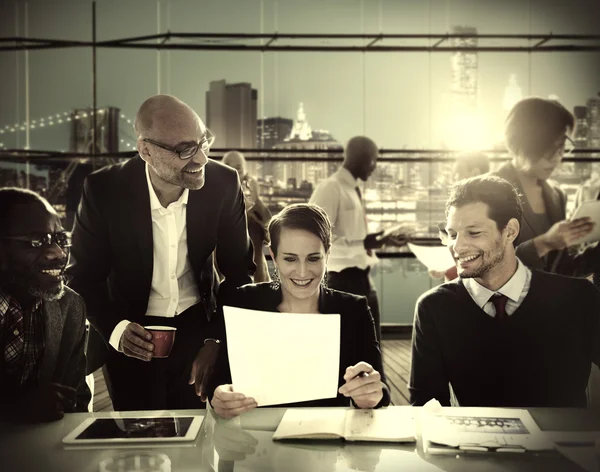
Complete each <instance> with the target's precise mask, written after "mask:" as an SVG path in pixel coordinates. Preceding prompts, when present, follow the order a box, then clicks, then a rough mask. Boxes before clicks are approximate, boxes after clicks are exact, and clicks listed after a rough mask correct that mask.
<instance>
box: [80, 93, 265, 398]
mask: <svg viewBox="0 0 600 472" xmlns="http://www.w3.org/2000/svg"><path fill="white" fill-rule="evenodd" d="M134 128H135V131H136V135H137V149H138V153H139V156H137V157H135V158H133V159H131V160H130V161H128V162H126V163H124V164H118V165H115V166H110V167H107V168H104V169H101V170H99V171H98V172H95V173H93V174H91V175H90V176H89V177H88V178H87V179H86V181H85V185H84V189H83V195H82V199H81V203H80V206H79V209H78V212H77V216H76V220H75V227H74V233H73V251H72V257H73V260H72V264H71V266H70V267H69V272H70V275H71V276H72V277H73V278H72V281H71V287H72V288H73V289H74V290H76V291H77V292H79V293H80V294H81V295H82V296H83V297H84V299H85V300H86V303H87V305H88V307H89V311H88V318H89V320H90V322H91V323H92V324H93V326H94V327H95V328H96V329H97V330H98V331H99V333H100V334H101V336H102V337H103V339H104V340H105V341H106V342H107V344H110V346H112V347H109V354H108V358H107V371H108V377H109V379H108V380H109V382H110V389H111V394H112V400H113V405H114V407H115V410H131V409H136V410H143V409H165V408H169V409H172V408H202V407H204V404H203V403H202V402H201V401H200V399H199V398H198V397H197V396H196V393H195V391H194V390H196V391H198V392H199V393H201V394H202V400H204V393H205V392H204V385H205V382H206V381H207V380H208V379H207V377H208V376H209V374H210V371H211V369H212V365H213V364H214V360H215V358H216V353H217V351H218V348H219V346H218V342H217V341H218V338H219V337H220V336H222V333H220V332H216V333H215V332H213V331H214V329H212V328H214V327H215V323H214V319H211V316H212V314H213V312H214V311H215V308H216V304H217V300H216V296H217V290H219V292H222V291H224V292H227V291H228V290H230V289H232V288H234V287H237V286H240V285H244V284H246V283H250V282H251V281H252V279H251V274H252V273H253V272H254V264H253V262H252V247H251V244H250V241H249V238H248V232H247V226H246V213H245V208H244V198H243V193H242V191H241V188H240V183H239V179H238V177H237V174H236V172H235V170H233V169H230V168H228V167H227V166H224V165H222V164H220V163H217V162H214V161H211V160H209V159H208V152H209V149H210V145H211V144H212V141H213V140H214V137H213V136H212V134H211V133H210V130H208V129H207V128H206V126H205V125H204V123H203V122H202V121H201V120H200V118H199V117H198V115H197V114H196V113H195V112H194V110H192V109H191V108H190V107H189V106H188V105H186V104H185V103H183V102H182V101H180V100H178V99H177V98H175V97H172V96H168V95H157V96H154V97H150V98H149V99H147V100H146V101H145V102H144V103H143V104H142V106H141V107H140V109H139V111H138V113H137V115H136V119H135V123H134ZM215 249H216V259H217V263H218V266H219V268H220V270H221V272H222V274H223V276H224V277H225V280H224V281H223V282H222V284H221V286H220V287H219V282H218V281H217V278H216V277H215V273H214V268H213V255H212V254H213V251H215ZM211 320H212V322H211ZM148 325H168V326H174V327H176V328H177V333H176V336H175V344H174V346H173V351H172V352H171V354H170V356H169V357H168V358H166V359H153V355H152V351H153V349H154V346H153V344H152V335H151V334H150V333H149V332H148V331H147V330H145V329H144V328H143V326H148ZM218 325H219V326H222V324H221V323H219V324H218ZM219 331H220V330H219ZM211 338H217V340H215V339H211ZM203 343H204V347H202V346H203ZM200 347H202V349H201V350H200V351H198V349H199V348H200ZM196 353H198V358H197V364H198V365H199V366H200V369H199V371H198V372H196V381H197V382H196V388H195V389H194V387H191V386H189V385H188V379H189V377H190V369H191V366H192V361H193V360H194V356H195V355H196Z"/></svg>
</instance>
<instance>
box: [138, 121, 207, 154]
mask: <svg viewBox="0 0 600 472" xmlns="http://www.w3.org/2000/svg"><path fill="white" fill-rule="evenodd" d="M142 141H144V142H145V143H150V144H154V145H155V146H157V147H159V148H161V149H166V150H167V151H171V152H173V153H175V154H177V155H178V156H179V159H182V160H184V161H185V160H186V159H190V158H191V157H194V156H195V155H196V153H197V152H198V149H200V148H202V152H203V153H204V154H208V153H209V152H210V147H211V146H212V144H213V143H214V142H215V135H214V134H212V132H211V131H210V130H209V129H208V128H206V133H205V134H204V136H203V137H202V139H201V140H200V142H199V143H198V144H194V145H192V146H189V147H186V148H185V149H177V148H174V147H172V146H168V145H166V144H164V143H161V142H159V141H154V140H153V139H150V138H144V139H142Z"/></svg>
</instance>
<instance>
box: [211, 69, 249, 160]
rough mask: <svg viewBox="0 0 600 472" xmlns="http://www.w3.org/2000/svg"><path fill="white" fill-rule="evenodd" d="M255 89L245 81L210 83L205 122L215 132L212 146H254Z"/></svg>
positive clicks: (234, 147)
mask: <svg viewBox="0 0 600 472" xmlns="http://www.w3.org/2000/svg"><path fill="white" fill-rule="evenodd" d="M257 98H258V93H257V92H256V89H253V88H252V85H251V84H249V83H246V82H241V83H237V84H227V83H226V82H225V80H215V81H212V82H211V83H210V86H209V90H208V91H207V92H206V125H207V126H208V127H209V128H210V129H211V131H212V132H213V133H214V135H215V138H216V139H215V143H214V147H217V148H228V149H241V148H246V149H253V148H255V147H256V117H257V107H256V102H257Z"/></svg>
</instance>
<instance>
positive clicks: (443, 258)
mask: <svg viewBox="0 0 600 472" xmlns="http://www.w3.org/2000/svg"><path fill="white" fill-rule="evenodd" d="M408 248H409V249H410V250H411V252H412V253H413V254H414V255H415V257H416V258H417V259H419V261H421V263H422V264H423V265H424V266H425V267H427V269H428V270H435V271H438V272H446V271H447V270H448V269H450V268H451V267H453V266H454V265H455V262H454V259H453V258H452V255H451V254H450V250H449V249H448V248H447V247H446V246H418V245H416V244H412V243H408Z"/></svg>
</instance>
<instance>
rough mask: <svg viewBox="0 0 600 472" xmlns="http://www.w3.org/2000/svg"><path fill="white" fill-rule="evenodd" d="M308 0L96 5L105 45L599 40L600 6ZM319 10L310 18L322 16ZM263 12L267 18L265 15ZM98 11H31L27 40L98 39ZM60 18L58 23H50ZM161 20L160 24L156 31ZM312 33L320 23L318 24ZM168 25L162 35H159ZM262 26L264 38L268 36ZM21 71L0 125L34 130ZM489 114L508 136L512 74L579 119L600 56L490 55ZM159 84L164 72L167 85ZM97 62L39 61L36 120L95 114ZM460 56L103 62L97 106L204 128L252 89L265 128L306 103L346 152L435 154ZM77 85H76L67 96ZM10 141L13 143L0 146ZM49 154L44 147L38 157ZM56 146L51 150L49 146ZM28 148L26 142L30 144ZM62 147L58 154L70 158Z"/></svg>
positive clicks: (3, 12) (482, 0)
mask: <svg viewBox="0 0 600 472" xmlns="http://www.w3.org/2000/svg"><path fill="white" fill-rule="evenodd" d="M416 3H417V2H394V1H391V0H386V1H380V2H375V1H374V2H363V1H360V0H348V1H344V2H341V1H330V2H326V3H324V4H321V3H319V2H317V1H316V0H310V1H309V2H308V4H310V5H313V6H314V7H315V8H316V9H311V8H306V5H304V4H303V6H302V7H300V6H299V5H296V4H295V3H294V2H290V1H285V0H282V1H276V0H272V1H271V0H264V1H263V2H261V1H259V0H248V1H247V2H239V1H238V2H236V1H234V0H226V1H225V0H224V1H222V2H219V3H218V4H217V3H216V2H206V4H205V5H203V9H202V11H201V12H199V11H197V10H196V9H193V8H190V6H191V5H192V3H191V2H190V1H186V0H180V1H173V2H166V1H164V2H160V5H159V10H160V15H157V8H156V4H155V5H153V7H152V8H151V7H149V6H148V4H147V2H141V1H137V0H133V1H130V2H126V3H123V2H115V1H108V0H107V1H102V0H101V1H98V6H97V11H98V38H99V39H100V40H102V39H115V38H118V37H131V36H135V35H144V34H154V33H156V32H157V30H158V31H163V32H165V31H167V30H170V31H212V32H259V31H261V30H262V31H265V32H273V31H279V32H302V33H324V32H330V33H356V32H366V33H373V32H379V31H382V32H384V33H419V34H422V33H429V32H431V33H445V32H450V31H451V30H452V28H453V27H454V26H470V27H473V28H477V31H478V32H479V33H481V34H490V33H498V34H507V33H511V34H515V33H525V34H527V33H532V34H535V33H545V34H547V33H549V32H553V33H555V34H560V33H564V34H566V33H571V34H574V33H575V34H593V33H596V34H597V32H598V25H597V22H596V21H595V20H594V18H598V17H600V2H596V1H590V0H577V1H567V0H564V1H562V0H561V1H556V2H542V1H541V0H531V1H530V2H529V3H528V5H523V2H519V1H516V0H507V1H505V2H502V8H499V7H498V5H496V4H495V2H492V1H488V0H479V1H477V2H474V1H473V0H461V1H458V0H452V1H450V0H447V1H442V0H431V1H430V2H418V5H417V4H416ZM15 5H16V3H15V2H12V3H11V2H3V4H2V6H0V24H2V33H1V34H2V35H3V36H4V37H7V36H15V35H17V33H18V34H19V35H23V32H24V26H25V22H24V18H23V17H24V14H23V8H22V7H21V9H20V10H19V9H17V8H16V7H15ZM310 5H308V6H310ZM261 11H262V15H261ZM90 12H91V7H90V3H88V2H73V1H63V2H61V3H59V4H58V5H57V6H54V7H51V6H49V5H46V4H45V3H44V2H41V1H39V0H33V1H30V2H29V8H28V18H29V21H28V29H29V34H30V35H31V36H33V35H34V34H35V36H38V37H49V38H68V39H82V40H89V35H90V31H91V24H90V17H91V15H90ZM49 18H51V19H52V21H47V20H48V19H49ZM157 20H158V21H157ZM308 20H310V21H308ZM157 23H158V24H159V28H157ZM261 25H262V28H261ZM0 66H2V67H3V69H4V70H8V71H10V73H9V74H6V75H5V76H3V79H2V87H0V101H1V102H2V103H3V107H2V110H0V126H2V125H6V124H10V123H15V122H22V121H23V120H24V119H25V108H26V107H25V91H24V88H25V86H24V77H25V70H24V53H23V52H20V53H14V52H12V53H7V52H4V53H0ZM477 68H478V77H477V79H478V81H477V83H478V86H479V92H478V93H479V97H478V99H479V104H480V108H481V112H482V115H481V116H482V121H484V122H486V123H488V124H489V128H490V129H491V130H492V132H494V133H495V132H497V131H498V130H499V129H500V128H501V124H502V121H503V118H504V113H505V111H504V110H503V97H504V91H505V88H506V85H507V83H509V79H510V77H511V76H512V75H513V74H514V75H515V76H516V77H517V78H518V82H519V84H520V86H521V89H522V93H523V95H524V96H528V95H538V96H543V97H547V96H549V95H551V94H556V95H558V96H559V97H560V98H561V101H562V102H563V103H564V105H565V106H566V107H567V108H569V109H571V110H572V109H573V107H574V106H576V105H585V103H586V101H587V100H588V99H589V98H591V97H594V96H596V93H597V91H598V89H600V79H599V77H600V54H598V53H596V52H594V53H581V52H579V53H533V54H519V53H479V54H478V63H477ZM157 71H159V73H158V74H157ZM90 74H91V52H90V51H89V50H86V49H78V48H75V49H62V50H41V51H30V52H29V78H30V80H29V81H30V116H31V117H34V116H48V114H50V113H56V112H57V111H68V110H71V109H75V108H85V107H87V106H90V104H91V94H90V90H91V80H90V77H91V76H90ZM451 74H452V72H451V54H450V53H435V54H427V53H382V52H378V53H366V54H363V53H316V52H306V53H285V52H280V53H273V52H268V53H264V54H261V53H257V52H239V51H223V52H214V51H195V52H187V51H173V52H166V51H163V52H157V51H137V50H133V49H132V50H112V49H102V48H100V49H99V50H98V83H97V87H98V106H99V107H105V106H117V107H119V108H120V109H121V110H122V111H123V113H124V114H125V115H127V116H129V117H131V116H134V115H135V112H136V110H137V107H139V104H140V103H142V101H143V100H144V99H145V98H147V97H148V96H150V95H152V94H155V93H157V92H158V91H160V92H161V93H166V92H170V93H172V94H174V95H176V96H178V97H179V98H181V99H182V100H184V101H186V102H187V103H189V104H190V105H191V106H192V107H193V108H194V109H195V110H196V111H197V112H198V114H199V115H200V116H201V117H202V118H203V119H206V116H205V113H204V110H205V107H206V99H205V96H204V91H205V90H207V89H208V86H209V84H210V82H211V81H214V80H220V79H223V78H225V79H226V80H227V81H228V82H232V83H239V82H246V83H250V84H252V86H253V87H255V88H256V89H257V91H258V103H257V116H258V118H264V117H276V116H282V117H291V116H294V115H295V112H296V109H297V105H298V103H299V102H303V103H304V106H305V109H306V111H307V113H308V114H309V115H310V116H311V117H312V118H311V121H312V124H313V126H314V127H315V128H326V129H329V130H330V132H331V133H332V134H333V135H334V136H336V137H337V139H338V140H339V141H340V142H342V143H344V142H345V141H347V140H348V139H349V138H350V137H351V136H354V135H356V134H367V135H369V136H371V137H372V138H373V139H374V140H375V141H376V142H377V143H378V144H379V146H381V147H383V148H388V149H389V148H402V147H408V148H425V147H430V148H435V147H439V144H440V143H441V142H442V138H443V136H444V135H447V128H448V122H449V119H450V118H449V117H451V116H452V115H451V113H450V112H449V106H448V102H449V96H450V91H449V89H450V84H451ZM67 83H69V86H68V87H66V86H65V85H66V84H67ZM53 139H54V138H53V137H52V136H49V135H48V136H45V135H43V133H42V134H36V136H32V142H31V145H32V147H33V148H38V149H39V148H42V147H45V148H47V149H57V150H58V149H60V148H61V147H64V146H60V143H57V142H56V141H55V140H53ZM0 140H1V137H0ZM38 143H39V145H38ZM45 143H48V145H46V146H41V145H42V144H45ZM19 145H20V147H23V145H24V136H23V133H19ZM59 146H60V147H59Z"/></svg>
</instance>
